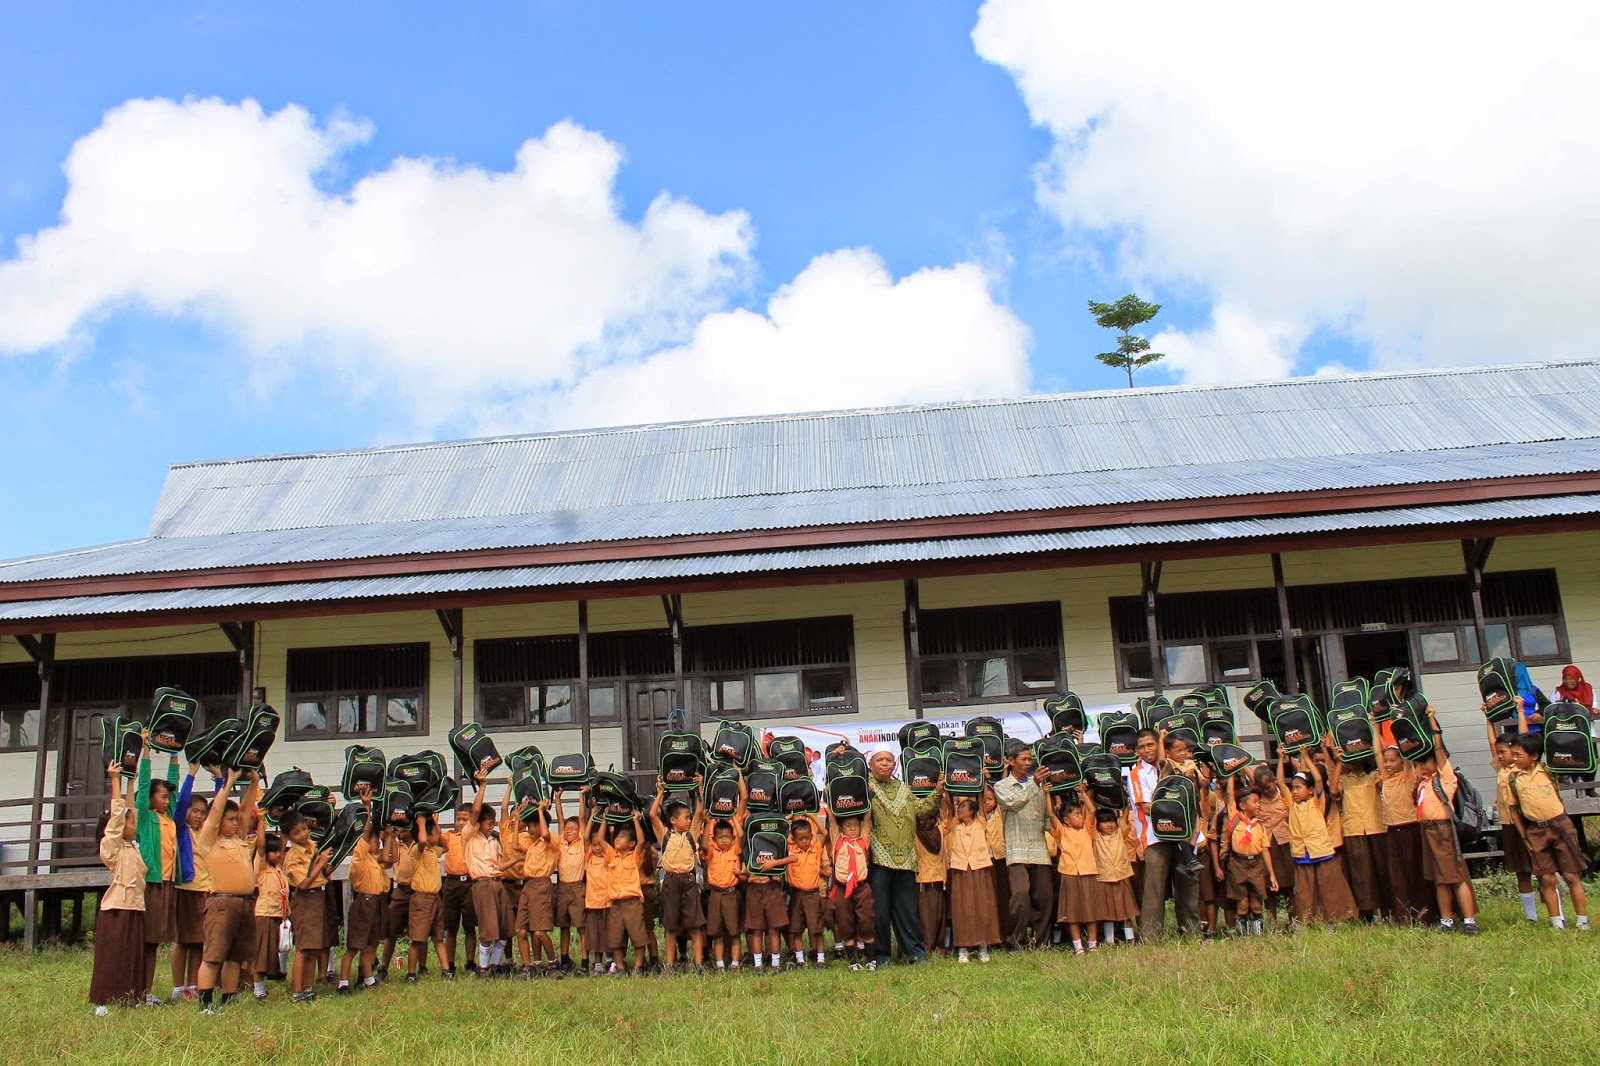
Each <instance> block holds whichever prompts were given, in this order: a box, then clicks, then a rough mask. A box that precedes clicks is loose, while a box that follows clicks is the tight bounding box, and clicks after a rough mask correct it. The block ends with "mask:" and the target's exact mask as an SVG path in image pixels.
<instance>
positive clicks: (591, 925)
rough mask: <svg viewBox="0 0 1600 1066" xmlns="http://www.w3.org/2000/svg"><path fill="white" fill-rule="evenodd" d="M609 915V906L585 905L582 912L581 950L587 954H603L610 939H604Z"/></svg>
mask: <svg viewBox="0 0 1600 1066" xmlns="http://www.w3.org/2000/svg"><path fill="white" fill-rule="evenodd" d="M610 917H611V908H610V907H586V908H584V912H583V950H584V953H585V954H587V955H604V954H605V953H606V951H607V950H608V945H609V944H610V941H608V940H607V939H606V926H607V925H608V924H609V922H608V919H609V918H610Z"/></svg>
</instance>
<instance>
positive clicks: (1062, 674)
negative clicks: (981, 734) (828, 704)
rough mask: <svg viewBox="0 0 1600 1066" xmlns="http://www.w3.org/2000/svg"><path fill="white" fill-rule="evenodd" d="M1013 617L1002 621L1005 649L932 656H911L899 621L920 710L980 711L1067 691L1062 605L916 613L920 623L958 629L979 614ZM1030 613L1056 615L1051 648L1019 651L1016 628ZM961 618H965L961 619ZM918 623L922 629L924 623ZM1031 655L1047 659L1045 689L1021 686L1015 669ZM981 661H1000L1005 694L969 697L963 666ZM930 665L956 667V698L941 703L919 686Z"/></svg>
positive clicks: (976, 649)
mask: <svg viewBox="0 0 1600 1066" xmlns="http://www.w3.org/2000/svg"><path fill="white" fill-rule="evenodd" d="M997 611H999V612H1011V613H1010V614H1008V615H1007V616H1006V618H1005V625H1006V630H1007V632H1006V638H1005V643H1004V645H1003V646H999V647H990V646H985V647H978V646H973V647H966V646H965V641H962V643H963V647H962V648H961V649H960V650H959V651H954V652H938V653H934V654H927V653H924V654H921V655H917V656H912V655H911V650H910V649H911V638H910V630H909V624H910V623H909V620H906V621H904V622H903V625H904V626H905V627H906V659H907V662H908V664H909V671H908V680H909V682H910V683H914V684H916V685H917V686H918V693H917V695H918V696H919V697H920V700H921V705H922V706H923V707H938V708H945V707H983V706H990V705H994V704H1003V703H1032V702H1033V701H1034V700H1039V699H1044V698H1045V697H1048V696H1052V695H1055V694H1056V693H1059V692H1063V691H1065V690H1066V673H1067V671H1066V664H1065V661H1064V659H1065V656H1064V648H1065V643H1066V638H1065V627H1064V626H1063V625H1062V622H1061V603H1060V601H1057V600H1039V601H1033V602H1029V603H999V604H978V605H973V606H969V607H942V608H936V609H931V610H930V609H922V610H921V611H919V618H920V619H924V620H925V619H929V618H933V619H935V620H938V621H947V620H953V621H954V622H955V623H956V624H957V625H958V626H959V625H961V623H962V622H963V621H964V618H977V617H979V616H980V614H992V613H993V612H997ZM1024 611H1034V612H1038V613H1040V614H1041V615H1042V614H1045V613H1048V612H1051V611H1053V612H1054V618H1053V624H1054V628H1055V633H1054V637H1055V645H1054V647H1048V646H1034V645H1029V646H1026V647H1023V646H1018V644H1017V639H1016V630H1015V624H1016V620H1017V618H1018V617H1019V616H1020V614H1021V612H1024ZM963 616H964V617H963ZM919 624H921V625H924V626H926V624H927V623H926V622H925V621H923V622H920V623H919ZM1030 655H1040V656H1046V655H1047V656H1049V657H1050V670H1051V683H1050V686H1049V687H1048V688H1028V687H1025V686H1024V685H1023V684H1022V673H1021V671H1020V670H1019V669H1018V660H1019V659H1021V658H1023V657H1025V656H1030ZM982 659H1004V660H1005V661H1006V675H1007V679H1008V682H1009V684H1008V690H1009V691H1007V692H1006V694H1004V695H999V696H973V695H971V694H970V690H969V688H968V685H967V670H966V668H965V666H964V664H966V663H969V662H976V661H979V660H982ZM930 664H953V665H954V667H955V695H954V696H952V697H948V698H944V697H941V696H939V695H938V694H930V693H929V692H928V691H927V690H926V689H925V688H923V687H922V672H923V667H925V666H928V665H930Z"/></svg>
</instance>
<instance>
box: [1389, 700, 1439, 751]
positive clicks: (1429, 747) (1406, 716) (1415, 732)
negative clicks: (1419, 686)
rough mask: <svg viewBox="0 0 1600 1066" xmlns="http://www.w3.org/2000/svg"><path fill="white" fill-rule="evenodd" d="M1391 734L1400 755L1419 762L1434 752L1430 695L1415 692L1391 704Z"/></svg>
mask: <svg viewBox="0 0 1600 1066" xmlns="http://www.w3.org/2000/svg"><path fill="white" fill-rule="evenodd" d="M1389 711H1390V719H1389V734H1390V735H1391V736H1392V737H1394V745H1395V747H1397V748H1399V749H1400V756H1401V757H1402V758H1404V759H1406V760H1408V761H1410V762H1419V761H1421V760H1423V759H1426V758H1427V757H1428V756H1429V755H1431V754H1432V753H1433V748H1434V743H1433V727H1432V725H1430V724H1429V722H1428V697H1426V696H1424V695H1423V694H1422V693H1420V692H1413V693H1412V694H1411V695H1410V696H1409V697H1407V698H1406V699H1404V700H1401V701H1400V702H1399V703H1398V704H1393V705H1391V706H1390V709H1389Z"/></svg>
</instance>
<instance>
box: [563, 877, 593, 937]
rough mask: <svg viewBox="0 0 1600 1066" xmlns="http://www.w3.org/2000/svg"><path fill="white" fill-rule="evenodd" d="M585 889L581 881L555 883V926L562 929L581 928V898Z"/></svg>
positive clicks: (582, 920)
mask: <svg viewBox="0 0 1600 1066" xmlns="http://www.w3.org/2000/svg"><path fill="white" fill-rule="evenodd" d="M586 887H587V886H586V885H584V883H583V882H582V881H559V882H557V883H556V925H558V926H559V927H561V928H562V929H582V928H583V922H584V917H583V896H584V889H585V888H586Z"/></svg>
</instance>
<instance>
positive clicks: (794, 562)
mask: <svg viewBox="0 0 1600 1066" xmlns="http://www.w3.org/2000/svg"><path fill="white" fill-rule="evenodd" d="M1568 515H1600V495H1579V496H1555V497H1546V498H1542V499H1528V500H1489V501H1482V502H1475V503H1462V504H1445V505H1438V506H1428V507H1396V508H1389V509H1385V510H1377V511H1352V512H1346V513H1342V514H1323V515H1303V516H1296V517H1286V518H1251V519H1239V520H1234V521H1223V522H1189V523H1174V524H1169V525H1145V526H1125V527H1116V528H1110V529H1094V530H1081V531H1074V532H1067V533H1024V534H1013V535H1006V536H995V537H969V538H954V539H944V540H923V541H902V542H896V543H885V544H864V545H850V546H844V547H836V548H803V549H795V550H789V551H773V552H747V553H740V554H732V555H701V556H690V557H686V558H674V559H635V560H625V561H617V562H601V563H572V564H562V565H557V566H530V567H508V568H504V569H497V570H462V571H452V572H448V573H439V574H419V575H413V576H405V577H373V578H354V579H343V580H335V581H314V582H296V583H292V584H279V585H254V586H242V587H235V588H218V589H183V590H176V591H170V592H137V593H125V594H120V595H111V596H78V597H70V598H62V599H54V600H32V601H25V602H18V603H11V604H0V622H32V621H39V620H45V619H51V618H72V617H81V616H97V615H119V614H140V613H149V612H153V611H163V612H165V611H185V610H206V609H219V608H234V607H252V606H255V607H262V606H269V605H275V604H285V603H317V602H329V601H347V600H382V599H386V598H393V597H396V596H424V595H448V594H452V593H464V592H492V591H504V590H515V589H535V588H545V589H548V588H562V587H578V588H587V587H593V586H596V585H608V584H619V583H625V582H635V581H670V580H675V579H693V578H703V577H720V576H727V575H745V574H760V573H788V572H795V571H804V570H815V569H828V568H838V567H852V566H870V565H875V564H881V563H906V562H937V561H944V560H959V559H979V558H989V557H1001V556H1024V555H1040V554H1047V553H1057V552H1073V551H1085V550H1090V549H1096V548H1120V547H1144V546H1151V545H1162V544H1185V543H1191V544H1203V543H1211V542H1218V541H1237V540H1247V539H1251V538H1257V537H1271V536H1284V535H1294V534H1305V533H1328V532H1343V531H1354V530H1364V529H1366V530H1370V529H1394V528H1409V527H1428V526H1449V525H1458V524H1461V523H1464V522H1485V521H1502V520H1514V519H1519V518H1550V517H1561V516H1568Z"/></svg>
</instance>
